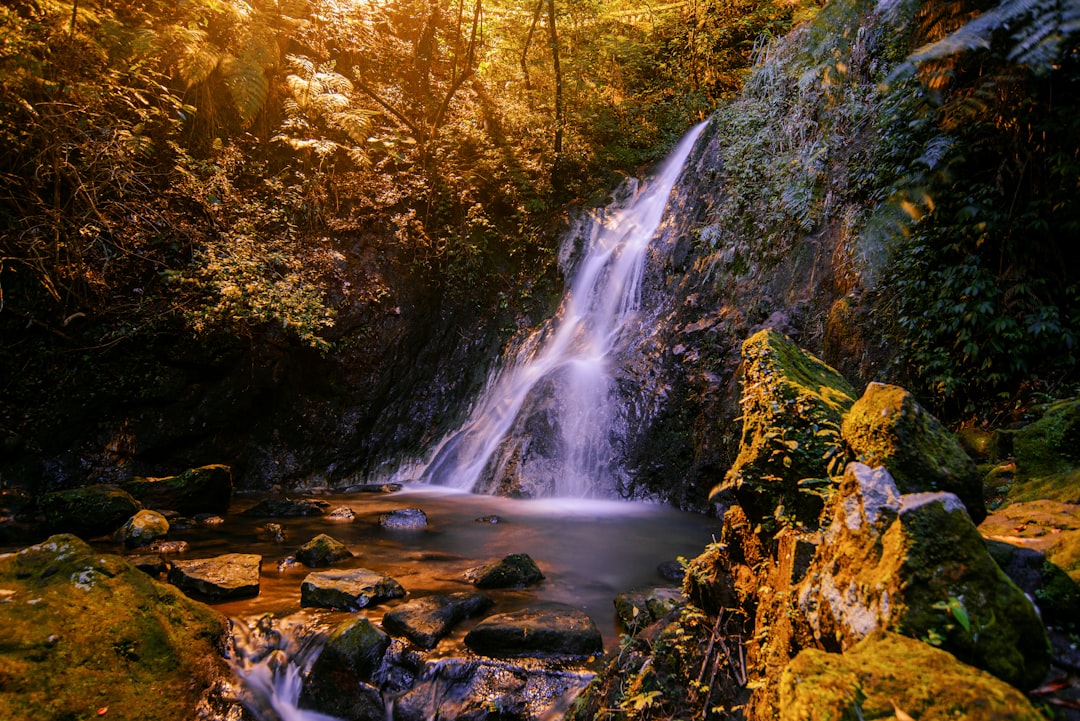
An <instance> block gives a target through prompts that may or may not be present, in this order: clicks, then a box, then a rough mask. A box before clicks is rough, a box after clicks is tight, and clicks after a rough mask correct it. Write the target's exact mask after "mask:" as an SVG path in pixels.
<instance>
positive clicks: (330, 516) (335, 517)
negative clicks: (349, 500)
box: [326, 506, 356, 523]
mask: <svg viewBox="0 0 1080 721" xmlns="http://www.w3.org/2000/svg"><path fill="white" fill-rule="evenodd" d="M326 520H328V521H342V522H344V523H349V522H352V521H355V520H356V513H355V512H354V511H353V509H351V508H349V507H348V506H338V507H337V508H335V509H334V510H332V511H330V512H329V513H327V514H326Z"/></svg>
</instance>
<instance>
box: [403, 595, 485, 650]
mask: <svg viewBox="0 0 1080 721" xmlns="http://www.w3.org/2000/svg"><path fill="white" fill-rule="evenodd" d="M493 605H494V602H493V601H492V600H491V599H490V598H488V597H487V596H485V595H484V594H482V593H467V592H463V593H452V594H449V595H446V596H444V595H441V594H440V595H434V596H424V597H423V598H418V599H416V600H415V601H410V602H408V603H406V604H403V605H401V606H398V607H396V608H394V609H391V610H390V611H387V612H386V615H384V616H383V620H382V625H383V628H385V629H386V630H387V631H389V632H390V633H392V634H394V635H395V636H404V637H405V638H407V639H409V640H410V641H412V642H413V643H414V644H416V645H417V646H419V647H421V648H434V647H435V645H436V644H437V643H439V640H440V639H441V638H442V637H443V636H445V635H446V634H447V633H449V632H450V629H452V628H453V627H454V626H456V625H457V624H458V623H460V622H461V621H463V620H465V619H466V618H471V617H473V616H476V615H479V614H481V613H483V612H485V611H487V610H488V609H489V608H491V607H492V606H493Z"/></svg>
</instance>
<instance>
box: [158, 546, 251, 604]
mask: <svg viewBox="0 0 1080 721" xmlns="http://www.w3.org/2000/svg"><path fill="white" fill-rule="evenodd" d="M261 567H262V556H259V555H257V554H254V553H226V554H224V555H221V556H214V557H213V558H199V559H195V560H191V561H173V562H172V568H171V569H169V583H171V584H173V585H174V586H176V587H177V588H179V589H181V590H182V591H184V592H185V593H195V594H199V595H201V596H205V597H206V598H211V599H214V600H219V601H220V600H225V599H229V598H246V597H249V596H258V595H259V570H260V568H261Z"/></svg>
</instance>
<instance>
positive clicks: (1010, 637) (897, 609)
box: [797, 463, 1050, 688]
mask: <svg viewBox="0 0 1080 721" xmlns="http://www.w3.org/2000/svg"><path fill="white" fill-rule="evenodd" d="M831 512H832V518H833V521H832V524H831V525H830V527H829V529H828V531H827V533H826V535H825V540H824V542H823V543H822V544H821V545H820V546H819V549H818V552H817V554H816V556H815V557H814V559H813V561H812V562H811V564H810V568H809V570H808V572H807V575H806V578H805V579H804V580H803V582H802V583H801V585H800V587H799V588H798V589H797V597H798V606H799V608H800V609H801V611H802V613H803V615H804V616H805V619H806V621H807V623H808V624H809V628H810V631H811V632H812V633H813V635H814V637H815V638H817V639H818V640H819V642H820V643H822V644H823V645H824V646H825V647H826V649H827V650H846V649H848V648H851V647H852V646H853V645H855V643H857V642H858V641H860V640H861V639H863V638H865V637H866V636H868V635H869V634H871V633H873V632H875V631H878V630H889V631H896V632H899V633H902V634H904V635H907V636H911V637H913V638H920V639H921V638H930V639H933V640H934V641H935V642H936V643H940V645H941V648H943V649H944V650H947V651H949V652H951V653H953V654H954V655H955V656H957V658H959V659H960V660H962V661H965V662H967V663H971V664H972V665H974V666H978V667H979V668H982V669H985V670H987V671H989V672H990V673H992V674H994V675H995V676H997V677H998V678H1001V679H1002V680H1004V681H1006V682H1007V683H1010V684H1012V685H1014V686H1016V687H1017V688H1032V687H1033V686H1034V685H1035V684H1037V683H1038V682H1039V681H1041V680H1042V678H1043V676H1044V675H1045V674H1046V672H1047V670H1048V669H1049V661H1050V645H1049V640H1048V639H1047V635H1046V631H1045V629H1044V627H1043V624H1042V621H1041V620H1040V619H1039V616H1038V613H1037V612H1036V610H1035V608H1034V606H1032V604H1031V602H1030V601H1029V600H1028V599H1027V597H1026V596H1024V594H1023V592H1022V591H1021V590H1020V589H1019V588H1017V587H1016V585H1015V584H1014V583H1013V582H1012V581H1010V580H1009V578H1008V577H1007V576H1006V575H1005V574H1004V573H1003V572H1002V571H1001V569H1000V568H999V567H998V565H997V564H996V563H995V562H994V560H993V559H992V558H991V557H990V554H989V552H988V551H987V549H986V544H985V542H984V541H983V538H982V536H981V535H979V532H978V531H977V530H976V529H975V526H974V525H973V524H972V522H971V518H970V517H969V516H968V514H967V512H966V510H965V509H964V504H963V503H961V501H960V499H959V498H957V497H956V496H955V495H953V494H951V493H918V494H906V495H900V494H899V492H898V491H897V489H896V487H895V484H894V483H893V482H892V479H891V477H890V476H889V474H888V471H886V470H885V469H883V468H879V469H870V468H868V467H867V466H865V465H863V464H860V463H852V464H850V465H849V466H848V469H847V472H846V473H845V475H844V480H843V483H842V484H841V486H840V489H839V491H838V494H837V499H836V502H835V504H834V506H833V507H832V511H831Z"/></svg>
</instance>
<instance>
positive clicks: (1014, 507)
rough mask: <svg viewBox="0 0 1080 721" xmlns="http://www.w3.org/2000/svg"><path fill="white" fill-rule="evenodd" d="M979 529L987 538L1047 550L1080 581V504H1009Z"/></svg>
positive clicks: (1068, 572) (1063, 568) (1026, 502)
mask: <svg viewBox="0 0 1080 721" xmlns="http://www.w3.org/2000/svg"><path fill="white" fill-rule="evenodd" d="M979 531H980V532H981V533H982V534H983V535H984V536H986V537H987V538H992V539H995V540H999V541H1005V542H1006V543H1011V544H1013V545H1016V546H1025V547H1027V548H1033V549H1035V550H1038V551H1043V552H1045V553H1046V558H1047V559H1049V560H1050V561H1051V562H1052V563H1053V564H1054V565H1056V566H1058V567H1059V568H1061V569H1062V570H1063V571H1065V572H1066V573H1067V574H1069V576H1070V577H1071V578H1072V579H1073V580H1074V581H1076V582H1077V583H1080V505H1077V504H1075V503H1061V502H1060V501H1046V500H1040V501H1019V502H1016V503H1010V504H1009V505H1008V506H1005V507H1004V508H1000V509H997V510H995V511H994V512H993V513H991V514H990V515H989V516H987V517H986V520H984V521H983V522H982V523H980V524H979Z"/></svg>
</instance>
